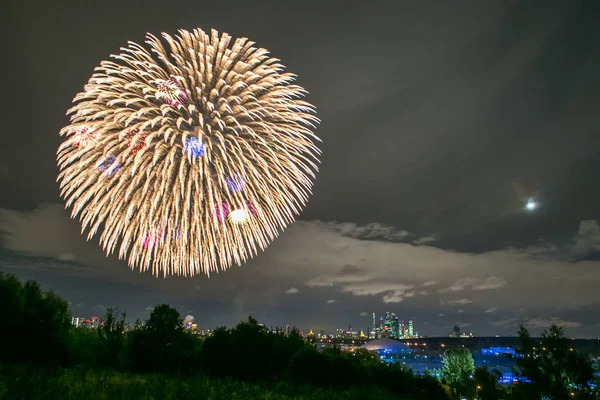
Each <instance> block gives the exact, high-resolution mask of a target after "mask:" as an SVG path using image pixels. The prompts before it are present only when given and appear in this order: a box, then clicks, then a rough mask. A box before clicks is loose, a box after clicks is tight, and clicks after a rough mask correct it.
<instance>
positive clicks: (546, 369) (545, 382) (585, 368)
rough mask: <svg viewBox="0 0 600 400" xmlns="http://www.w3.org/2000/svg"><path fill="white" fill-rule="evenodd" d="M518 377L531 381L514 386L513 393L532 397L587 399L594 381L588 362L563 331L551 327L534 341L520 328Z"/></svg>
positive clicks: (517, 360)
mask: <svg viewBox="0 0 600 400" xmlns="http://www.w3.org/2000/svg"><path fill="white" fill-rule="evenodd" d="M519 344H520V349H519V357H517V359H516V362H517V367H518V370H519V375H520V376H522V377H525V378H527V379H529V380H530V381H531V383H524V384H520V385H517V387H516V388H515V392H516V393H526V394H527V396H531V397H532V398H542V397H549V398H552V399H557V400H559V399H587V398H589V396H590V393H591V388H590V386H589V383H590V382H591V381H592V379H593V368H592V364H591V361H590V360H589V359H588V358H587V357H584V356H583V355H581V354H579V353H578V352H577V351H576V350H575V349H574V348H573V347H572V346H571V342H570V340H569V339H568V338H567V337H566V336H565V335H564V332H563V330H562V328H559V327H557V326H556V325H553V326H551V327H550V329H549V330H545V331H544V332H543V333H542V336H541V339H540V340H539V341H537V342H536V341H534V340H533V339H532V338H531V336H530V335H529V332H528V331H527V329H525V328H524V327H521V328H520V329H519Z"/></svg>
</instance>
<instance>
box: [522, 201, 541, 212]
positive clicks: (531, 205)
mask: <svg viewBox="0 0 600 400" xmlns="http://www.w3.org/2000/svg"><path fill="white" fill-rule="evenodd" d="M537 207H538V204H537V203H536V202H535V200H534V199H532V198H530V199H528V200H527V203H526V204H525V208H526V209H527V210H528V211H533V210H535V209H536V208H537Z"/></svg>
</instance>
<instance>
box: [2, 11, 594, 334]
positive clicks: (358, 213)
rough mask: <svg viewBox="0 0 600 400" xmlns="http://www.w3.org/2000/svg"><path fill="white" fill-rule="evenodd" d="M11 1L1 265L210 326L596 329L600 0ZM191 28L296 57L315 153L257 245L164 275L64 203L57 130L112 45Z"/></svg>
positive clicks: (78, 305) (144, 313)
mask: <svg viewBox="0 0 600 400" xmlns="http://www.w3.org/2000/svg"><path fill="white" fill-rule="evenodd" d="M10 7H11V13H12V15H13V18H11V19H10V20H9V21H6V22H5V23H3V30H4V31H5V32H4V33H5V34H4V35H3V37H4V39H5V41H6V42H5V45H4V47H5V49H7V53H6V54H11V62H10V63H5V64H4V65H3V68H5V69H6V70H5V74H4V76H5V79H4V83H3V87H4V93H5V96H3V97H2V100H1V101H2V107H1V108H0V113H1V115H2V121H4V124H3V128H2V131H3V144H2V146H0V193H1V195H0V239H1V247H0V269H1V270H2V271H5V272H9V273H12V274H15V275H16V276H17V277H19V278H22V279H35V280H37V281H39V282H40V284H41V285H42V286H43V287H44V288H47V289H53V290H55V291H56V292H57V293H58V294H59V295H60V296H61V297H63V298H65V299H67V300H68V301H69V302H70V307H71V311H72V313H73V314H74V315H78V316H90V315H102V314H103V313H104V311H105V309H106V308H107V307H111V306H117V307H120V308H121V309H123V310H125V311H126V312H127V315H128V319H131V320H134V319H136V318H140V319H146V318H148V316H149V315H150V312H151V310H152V308H153V307H154V306H155V305H156V304H158V303H169V304H171V305H172V306H174V307H175V308H177V309H178V310H179V311H180V313H181V314H182V315H183V316H185V315H191V316H194V318H195V321H196V323H197V324H198V326H199V327H202V328H214V327H216V326H221V325H226V326H232V325H234V324H235V323H236V322H238V321H239V320H242V319H246V318H247V317H248V315H253V316H254V317H255V318H257V319H258V320H259V321H260V322H261V323H264V324H265V325H279V326H283V325H285V324H291V325H295V326H298V327H299V328H300V329H301V330H305V331H308V330H309V329H312V330H313V331H315V332H317V331H320V330H325V331H331V332H333V331H335V330H336V329H338V328H343V329H345V328H347V327H348V326H349V325H352V326H353V327H354V328H355V329H359V330H364V329H368V328H369V326H370V325H371V318H372V313H376V314H377V316H381V315H383V314H384V313H385V312H388V311H389V312H393V313H395V314H396V315H397V316H398V317H400V318H402V319H405V320H413V321H414V324H415V327H416V329H417V330H418V331H419V333H420V334H421V335H428V336H446V335H448V334H450V333H451V332H452V331H453V327H454V326H455V325H458V326H460V327H462V328H464V329H465V330H468V331H472V332H473V333H474V334H475V335H477V336H486V335H502V336H505V335H512V334H515V333H516V331H517V329H518V326H519V325H520V324H523V325H524V326H525V327H527V328H528V329H530V330H531V332H533V333H534V334H537V333H539V332H540V331H541V330H542V329H545V328H547V327H548V326H550V325H551V324H553V323H555V324H558V325H561V326H563V327H564V328H565V331H566V333H567V334H568V335H570V336H574V337H598V336H600V323H599V322H598V321H600V311H599V310H600V291H599V290H598V286H599V284H600V273H599V271H600V225H599V220H600V211H599V208H598V204H600V190H599V189H598V187H597V185H596V183H597V182H598V180H599V178H600V151H599V150H600V136H599V135H598V133H599V132H598V126H600V113H598V111H597V105H598V104H600V98H599V96H598V91H597V88H598V87H599V86H598V85H599V84H600V78H599V75H598V69H597V65H598V64H597V63H598V61H599V60H600V50H599V48H598V46H597V43H596V40H595V36H594V28H595V25H596V21H598V19H599V17H600V10H599V8H598V5H597V4H593V2H577V1H573V2H570V1H558V0H550V1H543V2H542V1H532V2H516V1H515V2H495V1H459V2H453V3H445V4H444V3H441V2H433V1H422V2H409V1H396V2H381V3H378V2H371V3H369V5H368V6H367V5H366V3H364V2H352V1H351V2H322V3H321V4H319V5H310V4H306V5H303V6H302V8H296V6H291V5H290V4H287V3H285V2H271V1H268V2H261V3H260V4H251V3H249V2H236V1H230V2H213V3H198V2H195V3H194V2H188V1H180V0H175V1H173V2H170V3H169V4H168V5H166V4H165V3H164V2H158V1H155V0H150V1H146V2H143V3H137V2H131V3H128V4H121V3H120V2H113V1H107V2H103V3H102V6H101V7H98V8H92V7H91V6H89V5H87V3H85V2H82V3H78V2H69V3H68V4H67V2H61V1H59V2H58V3H57V2H53V3H48V4H45V3H44V4H39V5H37V6H36V7H30V6H29V5H28V4H27V3H19V4H17V3H15V4H11V5H10ZM232 8H235V9H236V10H237V12H236V13H231V12H230V10H231V9H232ZM115 9H118V10H119V12H115V11H114V10H115ZM107 20H110V24H107V22H106V21H107ZM195 27H202V28H203V29H206V30H209V29H211V28H214V29H217V30H219V31H225V32H228V33H230V34H231V35H232V36H234V37H240V36H244V37H248V38H250V39H251V40H252V41H255V42H257V44H258V45H260V46H264V47H266V48H267V49H269V50H270V51H271V52H272V53H273V55H274V56H275V57H277V58H280V59H281V60H282V61H283V63H284V64H285V65H286V66H287V67H288V69H289V70H290V71H293V72H294V73H295V74H297V75H298V77H299V78H298V83H299V84H300V85H302V86H303V87H305V88H306V89H307V90H308V92H309V95H308V97H307V100H308V101H310V102H311V103H313V104H314V105H316V107H317V110H318V115H319V118H320V119H321V120H322V123H321V124H320V126H319V128H318V130H317V133H318V135H319V137H320V138H322V139H323V143H322V145H320V147H321V149H322V152H323V155H322V158H321V161H322V163H321V165H320V167H319V169H320V172H319V174H318V176H317V180H316V185H315V188H314V194H313V196H312V197H311V198H310V199H309V201H308V205H307V207H306V209H305V210H304V211H303V212H302V213H301V214H300V217H299V219H298V221H297V222H295V223H294V224H293V225H291V226H290V227H289V228H288V229H287V230H286V231H285V232H283V233H282V234H281V235H280V237H279V238H278V239H276V240H275V241H274V242H273V243H272V244H271V245H270V246H269V247H268V248H267V249H266V250H265V251H264V252H260V253H259V254H258V256H256V257H255V258H254V259H252V260H251V261H249V262H248V263H246V264H243V265H242V266H241V267H233V268H232V269H230V270H227V271H225V272H221V273H219V274H212V275H211V276H210V278H208V277H205V276H195V277H192V278H189V277H188V278H183V277H167V278H162V277H160V278H156V277H154V276H152V275H151V274H149V273H140V272H138V271H137V270H134V271H132V270H130V269H129V268H128V266H127V264H126V263H125V262H124V261H119V260H118V259H117V257H116V256H114V255H111V256H109V257H106V256H105V254H104V253H103V251H102V250H101V249H100V248H99V247H98V243H97V242H98V240H97V238H95V239H92V240H91V241H89V242H86V240H85V236H84V235H81V234H80V225H79V223H78V222H77V221H74V220H71V219H70V218H69V211H68V210H65V208H64V203H63V202H62V201H61V199H60V198H59V196H58V187H57V184H56V175H57V168H56V149H57V147H58V145H59V143H60V140H61V139H60V138H59V136H58V132H59V130H60V129H61V128H62V127H63V126H65V125H66V124H67V123H68V118H67V117H66V116H65V115H64V114H65V110H67V109H68V108H69V107H70V106H71V101H72V99H73V96H74V95H75V94H76V93H77V92H78V91H80V90H81V89H82V88H83V85H84V84H85V83H86V81H87V79H88V77H89V76H90V75H91V73H92V72H93V69H94V68H95V67H96V66H97V65H98V63H99V60H102V59H106V57H107V56H108V55H109V54H114V53H117V52H118V50H119V48H120V47H121V46H125V45H126V43H127V41H128V40H132V41H135V42H142V41H143V39H144V34H145V32H161V31H168V32H175V31H176V30H177V29H179V28H185V29H193V28H195ZM33 55H35V57H34V56H33Z"/></svg>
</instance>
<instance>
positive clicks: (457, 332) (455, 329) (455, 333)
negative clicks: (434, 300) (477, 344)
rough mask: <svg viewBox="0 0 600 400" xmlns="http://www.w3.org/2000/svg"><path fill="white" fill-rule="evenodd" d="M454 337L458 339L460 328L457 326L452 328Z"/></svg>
mask: <svg viewBox="0 0 600 400" xmlns="http://www.w3.org/2000/svg"><path fill="white" fill-rule="evenodd" d="M454 337H455V338H459V337H460V327H459V326H454Z"/></svg>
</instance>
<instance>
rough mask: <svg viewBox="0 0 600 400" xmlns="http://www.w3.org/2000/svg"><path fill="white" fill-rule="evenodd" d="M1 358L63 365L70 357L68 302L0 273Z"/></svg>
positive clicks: (36, 285) (30, 284)
mask: <svg viewBox="0 0 600 400" xmlns="http://www.w3.org/2000/svg"><path fill="white" fill-rule="evenodd" d="M0 304H2V308H3V310H4V315H3V316H2V318H0V334H1V335H2V336H1V338H0V357H1V359H2V360H5V361H35V362H37V363H52V364H54V363H61V362H65V361H66V357H67V352H68V349H67V345H68V342H67V338H68V335H69V330H70V313H69V309H68V305H67V302H66V301H64V300H62V299H61V298H59V297H58V296H56V295H55V294H54V293H53V292H51V291H50V292H46V293H44V292H42V290H41V289H40V287H39V285H38V284H37V283H36V282H33V281H30V282H27V283H25V284H24V285H22V284H21V283H20V282H19V281H18V280H17V279H16V278H15V277H14V276H11V275H6V274H2V273H0Z"/></svg>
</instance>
